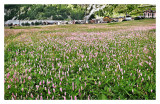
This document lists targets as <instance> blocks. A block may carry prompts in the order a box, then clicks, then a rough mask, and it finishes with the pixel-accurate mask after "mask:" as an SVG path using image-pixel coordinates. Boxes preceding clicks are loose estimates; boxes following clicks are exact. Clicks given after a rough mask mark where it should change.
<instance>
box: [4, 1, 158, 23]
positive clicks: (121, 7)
mask: <svg viewBox="0 0 160 104" xmlns="http://www.w3.org/2000/svg"><path fill="white" fill-rule="evenodd" d="M88 6H89V5H88V4H47V5H46V4H43V5H42V4H32V5H28V4H22V5H19V4H18V5H10V4H7V5H5V21H6V20H9V19H12V18H13V17H15V19H22V20H24V19H29V20H34V19H39V20H40V19H53V20H66V19H68V18H71V19H72V20H74V19H75V20H82V19H83V18H84V16H85V15H86V14H88V13H89V12H90V11H91V9H92V8H91V9H90V10H87V7H88ZM148 9H152V10H155V9H156V8H155V6H150V5H149V6H143V5H140V4H108V5H106V7H105V8H104V9H103V10H99V11H97V12H95V13H94V14H93V15H92V16H93V17H91V18H95V17H96V15H98V16H102V17H104V16H110V17H114V16H115V15H117V16H118V15H120V14H122V15H123V16H124V15H126V14H129V15H133V16H135V15H142V14H143V11H144V10H148ZM91 18H90V19H91Z"/></svg>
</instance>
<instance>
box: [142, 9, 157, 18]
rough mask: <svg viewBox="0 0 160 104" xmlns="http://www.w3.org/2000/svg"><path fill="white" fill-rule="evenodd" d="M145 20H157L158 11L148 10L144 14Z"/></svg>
mask: <svg viewBox="0 0 160 104" xmlns="http://www.w3.org/2000/svg"><path fill="white" fill-rule="evenodd" d="M143 15H144V18H156V11H155V10H146V11H144V13H143Z"/></svg>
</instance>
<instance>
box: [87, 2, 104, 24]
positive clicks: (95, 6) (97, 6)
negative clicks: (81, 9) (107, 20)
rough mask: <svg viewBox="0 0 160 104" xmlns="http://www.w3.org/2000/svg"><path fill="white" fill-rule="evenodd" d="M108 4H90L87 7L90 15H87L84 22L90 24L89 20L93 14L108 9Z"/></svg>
mask: <svg viewBox="0 0 160 104" xmlns="http://www.w3.org/2000/svg"><path fill="white" fill-rule="evenodd" d="M106 5H107V4H104V5H100V4H90V5H88V7H87V11H86V12H88V11H89V14H87V15H86V16H85V17H84V20H85V22H86V23H88V19H89V18H90V16H91V15H92V14H94V13H95V12H97V11H99V10H102V9H104V8H105V7H106Z"/></svg>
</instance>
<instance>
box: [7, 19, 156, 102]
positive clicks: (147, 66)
mask: <svg viewBox="0 0 160 104" xmlns="http://www.w3.org/2000/svg"><path fill="white" fill-rule="evenodd" d="M22 28H23V27H22ZM155 31H156V30H155V19H146V20H138V21H126V22H121V23H117V24H112V25H111V24H86V25H84V24H80V25H59V26H55V25H53V26H45V27H41V28H36V29H35V28H34V27H30V28H28V29H24V28H23V29H7V28H6V29H5V37H4V39H5V47H4V48H5V50H4V52H5V56H4V57H5V58H4V72H5V73H4V76H5V77H4V89H5V92H4V93H5V95H4V99H6V100H11V99H17V100H20V99H23V100H24V99H28V100H31V99H32V100H35V99H38V100H39V99H40V100H42V99H52V100H53V99H59V100H65V99H67V100H70V99H73V100H75V99H78V100H86V99H89V100H114V99H122V100H125V99H131V100H139V99H146V100H148V99H150V100H154V99H156V79H155V76H156V44H155V43H156V38H155V37H156V33H155Z"/></svg>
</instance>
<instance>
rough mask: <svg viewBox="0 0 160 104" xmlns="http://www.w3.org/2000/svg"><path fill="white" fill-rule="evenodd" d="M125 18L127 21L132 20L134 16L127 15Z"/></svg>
mask: <svg viewBox="0 0 160 104" xmlns="http://www.w3.org/2000/svg"><path fill="white" fill-rule="evenodd" d="M124 20H125V21H131V20H132V17H131V16H126V17H125V18H124Z"/></svg>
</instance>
